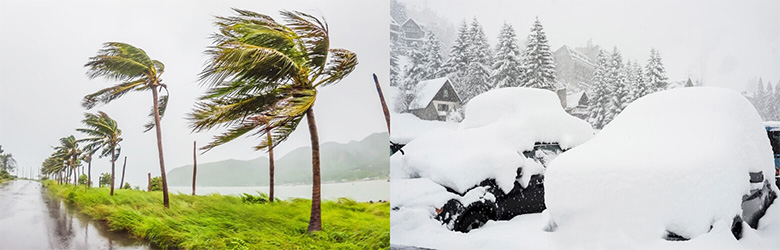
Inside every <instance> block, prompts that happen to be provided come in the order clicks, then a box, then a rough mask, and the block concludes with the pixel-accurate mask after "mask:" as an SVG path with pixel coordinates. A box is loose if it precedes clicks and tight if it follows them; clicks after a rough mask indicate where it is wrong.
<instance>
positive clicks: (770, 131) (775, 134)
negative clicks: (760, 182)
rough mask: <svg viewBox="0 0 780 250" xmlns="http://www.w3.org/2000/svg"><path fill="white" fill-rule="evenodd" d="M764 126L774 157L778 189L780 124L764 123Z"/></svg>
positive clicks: (779, 174)
mask: <svg viewBox="0 0 780 250" xmlns="http://www.w3.org/2000/svg"><path fill="white" fill-rule="evenodd" d="M764 125H765V127H766V134H767V136H769V142H770V143H771V144H772V153H773V154H774V156H775V185H777V186H778V187H780V122H777V121H774V122H766V123H764Z"/></svg>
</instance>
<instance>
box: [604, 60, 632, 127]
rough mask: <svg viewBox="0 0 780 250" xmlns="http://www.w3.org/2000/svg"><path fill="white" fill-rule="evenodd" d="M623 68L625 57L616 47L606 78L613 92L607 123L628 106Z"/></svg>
mask: <svg viewBox="0 0 780 250" xmlns="http://www.w3.org/2000/svg"><path fill="white" fill-rule="evenodd" d="M623 67H624V66H623V55H622V54H621V53H620V51H618V49H617V47H614V48H613V49H612V54H610V57H609V67H608V68H607V77H606V79H607V84H608V86H609V91H610V92H611V95H610V104H609V107H608V109H607V115H606V123H609V122H611V121H612V119H614V118H615V116H617V115H618V114H620V112H622V111H623V108H625V107H626V105H628V103H627V101H628V89H627V88H626V74H625V71H624V70H623Z"/></svg>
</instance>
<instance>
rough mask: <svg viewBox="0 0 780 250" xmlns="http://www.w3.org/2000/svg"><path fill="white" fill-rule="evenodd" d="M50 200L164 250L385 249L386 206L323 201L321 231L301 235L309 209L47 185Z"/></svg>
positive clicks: (298, 202)
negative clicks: (164, 199) (53, 197)
mask: <svg viewBox="0 0 780 250" xmlns="http://www.w3.org/2000/svg"><path fill="white" fill-rule="evenodd" d="M44 184H45V185H46V186H47V187H48V190H49V192H50V193H52V194H54V195H56V196H59V197H62V198H64V199H65V200H67V201H69V202H72V203H74V204H75V205H76V207H78V208H79V210H81V211H82V212H84V213H85V214H87V215H89V216H91V217H93V218H95V219H98V220H103V221H106V222H107V223H108V225H109V227H110V228H111V230H116V231H127V232H128V233H130V234H132V235H133V236H134V237H138V238H143V239H146V240H148V241H150V242H152V243H153V244H155V245H157V246H159V247H162V248H184V249H334V248H336V249H378V248H389V245H390V205H389V204H388V203H375V204H368V203H358V202H355V201H352V200H349V199H339V200H338V201H324V202H323V204H322V221H323V223H322V224H323V225H322V227H323V231H322V232H316V233H312V234H308V233H306V227H307V225H308V221H309V213H310V208H311V201H310V200H305V199H294V200H289V201H278V202H274V203H267V204H251V203H245V202H244V201H242V199H241V198H240V197H233V196H222V195H208V196H191V195H171V203H170V205H171V208H170V209H165V208H163V205H162V193H161V192H143V191H133V190H126V189H118V190H115V193H114V196H113V197H111V196H109V192H108V189H106V188H90V189H89V190H88V191H85V190H84V186H79V187H73V186H63V185H57V184H56V183H54V182H52V181H47V182H44Z"/></svg>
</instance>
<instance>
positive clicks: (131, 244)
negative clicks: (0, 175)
mask: <svg viewBox="0 0 780 250" xmlns="http://www.w3.org/2000/svg"><path fill="white" fill-rule="evenodd" d="M0 249H152V247H151V246H149V244H148V243H145V242H142V241H139V240H135V239H132V238H129V237H128V236H127V235H126V234H125V233H121V232H110V231H108V229H107V226H106V225H105V223H104V222H100V221H92V220H91V219H90V218H89V217H87V216H86V215H84V214H81V213H79V212H77V211H76V210H75V209H74V208H73V207H72V206H71V205H70V204H67V203H65V202H62V201H60V200H59V199H56V198H52V197H50V196H49V195H48V194H47V191H46V189H45V188H43V187H42V186H41V184H40V183H39V182H35V181H26V180H16V181H9V182H5V183H2V184H0Z"/></svg>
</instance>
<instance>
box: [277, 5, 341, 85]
mask: <svg viewBox="0 0 780 250" xmlns="http://www.w3.org/2000/svg"><path fill="white" fill-rule="evenodd" d="M280 14H281V15H282V16H283V17H284V19H285V21H287V24H286V26H287V27H289V28H290V29H292V30H293V31H295V33H296V34H298V37H299V38H300V41H301V42H302V45H303V47H305V48H306V51H307V54H308V56H309V63H310V65H311V67H312V68H313V69H315V71H319V70H320V69H322V68H323V67H324V65H325V62H326V59H327V57H328V48H330V38H329V36H328V23H327V22H326V21H325V18H323V19H322V21H320V19H317V18H316V17H314V16H312V15H309V14H306V13H303V12H299V11H281V12H280Z"/></svg>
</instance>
